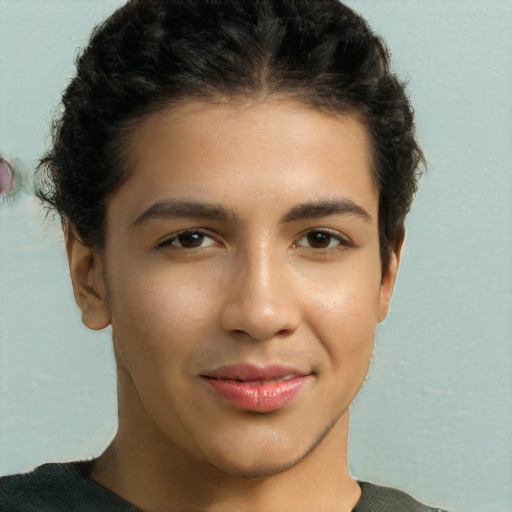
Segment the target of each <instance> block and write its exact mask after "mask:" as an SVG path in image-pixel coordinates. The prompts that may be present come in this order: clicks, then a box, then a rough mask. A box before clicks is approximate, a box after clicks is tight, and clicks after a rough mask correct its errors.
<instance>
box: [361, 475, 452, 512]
mask: <svg viewBox="0 0 512 512" xmlns="http://www.w3.org/2000/svg"><path fill="white" fill-rule="evenodd" d="M359 485H360V486H361V491H362V494H361V499H360V500H359V502H358V504H357V505H356V508H355V509H354V510H353V512H398V511H399V512H446V511H444V510H442V509H440V508H437V507H429V506H427V505H424V504H422V503H420V502H419V501H416V500H415V499H414V498H413V497H411V496H409V495H408V494H406V493H405V492H402V491H399V490H397V489H392V488H391V487H382V486H380V485H375V484H371V483H368V482H359Z"/></svg>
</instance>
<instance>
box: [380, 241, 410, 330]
mask: <svg viewBox="0 0 512 512" xmlns="http://www.w3.org/2000/svg"><path fill="white" fill-rule="evenodd" d="M404 238H405V234H402V235H401V236H400V237H399V239H398V240H397V242H396V244H395V247H394V248H393V250H392V251H391V254H390V255H389V263H388V266H387V268H386V269H384V272H383V274H382V280H381V283H380V309H379V322H382V321H383V320H384V319H385V318H386V317H387V316H388V312H389V304H390V303H391V297H392V296H393V290H394V288H395V282H396V276H397V274H398V267H399V265H400V256H401V254H402V246H403V244H404Z"/></svg>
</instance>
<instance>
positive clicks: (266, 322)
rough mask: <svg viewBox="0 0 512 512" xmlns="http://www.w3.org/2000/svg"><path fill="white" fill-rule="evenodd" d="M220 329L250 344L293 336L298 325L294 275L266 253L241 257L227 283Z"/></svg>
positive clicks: (298, 316)
mask: <svg viewBox="0 0 512 512" xmlns="http://www.w3.org/2000/svg"><path fill="white" fill-rule="evenodd" d="M226 290H227V300H226V302H225V305H224V309H223V311H222V318H221V322H222V327H223V328H224V329H225V330H226V331H229V332H231V333H237V334H245V335H247V336H248V337H249V338H251V339H253V340H259V341H263V340H267V339H271V338H273V337H274V336H283V335H289V334H292V333H293V332H295V331H296V330H297V328H298V327H299V325H300V323H301V313H300V307H299V302H298V298H297V294H296V293H295V286H294V279H293V271H292V269H291V268H290V267H289V265H287V264H286V261H285V260H284V259H282V258H280V257H279V256H273V255H271V254H268V253H267V252H265V251H261V252H260V253H259V254H258V255H256V254H253V255H251V256H249V255H245V256H240V257H239V258H238V260H237V261H236V264H235V265H234V266H233V268H232V271H231V272H230V276H229V282H227V283H226Z"/></svg>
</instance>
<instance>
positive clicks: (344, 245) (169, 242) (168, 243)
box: [156, 229, 355, 254]
mask: <svg viewBox="0 0 512 512" xmlns="http://www.w3.org/2000/svg"><path fill="white" fill-rule="evenodd" d="M185 235H190V236H194V235H198V236H199V237H202V241H204V238H209V239H211V241H212V243H210V244H208V245H206V246H205V247H212V246H214V245H216V244H218V243H219V242H217V241H216V240H215V237H214V236H212V234H211V233H210V232H208V231H204V230H202V229H186V230H183V231H179V232H177V233H174V234H173V235H172V236H171V237H169V238H166V239H165V240H163V241H161V242H159V243H158V244H157V246H156V248H157V249H161V248H165V247H174V248H176V249H188V250H193V249H200V248H201V244H200V245H199V246H198V247H183V246H182V247H179V246H175V245H173V244H174V242H176V241H177V240H179V238H180V237H181V236H185ZM314 235H319V236H320V237H322V236H323V237H326V238H328V242H329V243H328V245H327V247H311V246H310V247H307V246H303V245H298V241H300V240H302V239H304V238H307V237H310V236H314ZM333 241H335V242H337V243H336V244H335V245H333V246H330V245H331V243H332V242H333ZM309 242H311V240H309ZM292 247H293V248H294V249H297V248H310V249H313V250H315V251H316V252H318V253H320V254H325V253H327V252H329V251H333V250H344V249H350V248H353V247H355V244H354V243H353V242H352V241H351V240H349V239H348V238H346V237H344V236H342V235H340V234H339V233H337V232H332V231H330V230H328V229H310V230H308V231H306V232H304V233H302V234H301V235H300V236H299V237H298V238H297V239H296V241H295V242H294V243H293V246H292Z"/></svg>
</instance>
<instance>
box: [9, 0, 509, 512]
mask: <svg viewBox="0 0 512 512" xmlns="http://www.w3.org/2000/svg"><path fill="white" fill-rule="evenodd" d="M120 3H121V2H120V1H119V0H101V1H100V0H0V152H1V153H2V154H4V155H6V154H7V155H10V156H11V157H19V158H21V161H22V163H23V164H24V165H25V167H26V168H27V169H28V170H29V171H30V170H31V169H33V167H34V164H35V162H36V160H37V158H38V157H39V156H40V155H41V153H42V152H43V150H44V148H45V147H46V144H47V138H46V136H47V133H48V129H47V123H48V120H49V119H50V116H51V113H52V110H53V108H54V107H55V105H56V104H57V103H58V100H59V94H60V91H61V90H62V89H63V88H64V87H65V85H66V84H67V82H68V80H69V78H70V77H71V76H72V74H73V65H72V60H73V56H74V55H75V53H76V48H77V46H83V45H84V44H85V42H86V40H87V37H88V34H89V32H90V29H91V28H92V26H93V25H94V24H95V23H96V22H97V21H99V20H100V19H102V17H103V16H104V15H106V14H108V13H109V12H110V11H111V10H112V9H113V8H114V7H116V6H118V5H119V4H120ZM348 3H349V4H350V5H351V6H353V7H354V8H356V9H357V10H359V11H360V12H361V13H362V14H363V15H365V16H366V18H367V19H368V20H369V22H370V24H371V25H372V26H373V27H374V29H375V30H376V31H377V32H379V33H381V34H382V35H383V36H384V37H385V38H386V39H387V41H388V43H389V45H390V47H391V49H392V53H393V59H394V66H395V69H396V70H397V71H398V72H399V73H401V74H402V75H403V76H408V77H409V79H410V90H411V95H412V98H413V101H414V104H415V106H416V112H417V124H418V132H419V137H420V140H421V142H422V144H423V147H424V150H425V152H426V154H427V157H428V160H429V171H428V173H427V174H426V176H425V177H424V179H423V184H422V189H421V190H420V193H419V195H418V198H417V201H416V204H415V206H414V208H413V212H412V213H411V215H410V217H409V219H408V222H407V228H408V232H407V241H406V247H405V253H404V259H403V263H402V268H401V271H400V275H399V283H398V286H397V290H396V294H395V297H394V301H393V305H392V311H391V315H390V317H389V318H388V320H387V321H386V323H385V324H384V325H383V326H382V327H381V328H380V330H379V333H378V340H377V349H376V354H375V361H374V367H373V369H372V371H371V373H370V377H369V380H368V382H367V384H366V387H365V388H364V390H363V391H362V393H361V394H360V396H359V398H358V399H357V401H356V404H355V406H354V407H353V413H352V422H353V424H352V433H351V439H350V453H351V469H352V472H353V473H354V475H355V476H356V477H358V478H363V479H368V480H373V481H375V482H378V483H382V484H387V485H393V486H397V487H400V488H403V489H405V490H407V491H408V492H410V493H412V494H414V495H415V496H416V497H417V498H419V499H421V500H425V501H427V502H429V503H433V504H439V505H444V506H446V507H449V508H451V509H452V510H453V511H460V512H477V511H478V512H482V511H484V510H485V511H486V512H503V511H507V510H512V343H511V338H512V314H511V311H512V272H511V264H512V199H511V198H512V2H511V1H510V0H481V1H477V0H465V1H464V0H380V1H377V0H376V1H371V2H370V1H364V0H351V1H350V2H348ZM0 223H1V225H0V229H1V231H0V237H1V238H0V257H1V260H0V273H1V274H0V284H1V294H0V341H1V346H0V372H1V373H0V392H1V395H0V474H7V473H12V472H18V471H24V470H29V469H31V468H32V467H34V466H35V465H37V464H40V463H42V462H46V461H50V460H52V461H54V460H72V459H79V458H86V457H91V456H95V455H98V454H99V453H100V452H101V451H102V449H103V448H104V447H105V446H106V445H107V444H108V442H109V440H110V438H111V437H112V435H113V433H114V431H115V428H116V412H115V408H116V397H115V371H114V365H113V358H112V353H111V348H110V340H109V333H108V332H105V333H92V332H88V331H87V330H86V329H85V328H84V327H83V326H81V324H80V317H79V314H78V311H77V308H76V306H75V304H74V300H73V295H72V291H71V287H70V283H69V279H68V275H67V268H66V260H65V254H64V248H63V245H62V237H61V235H60V233H59V226H58V223H55V224H54V225H51V226H47V227H45V228H43V227H42V214H41V213H40V210H39V209H38V206H37V203H36V201H35V200H34V198H33V197H31V196H29V195H21V196H20V197H19V198H18V200H17V201H13V202H12V203H10V204H7V205H3V206H2V205H0Z"/></svg>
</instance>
